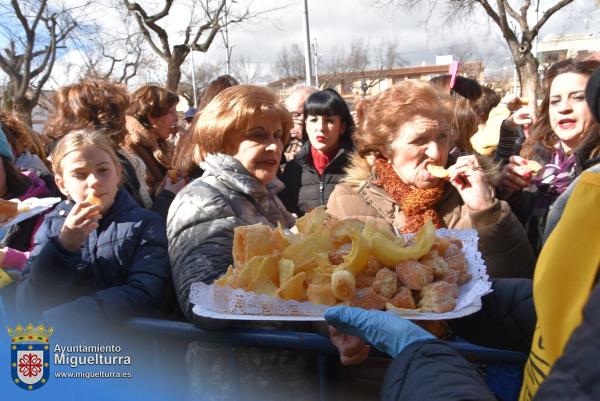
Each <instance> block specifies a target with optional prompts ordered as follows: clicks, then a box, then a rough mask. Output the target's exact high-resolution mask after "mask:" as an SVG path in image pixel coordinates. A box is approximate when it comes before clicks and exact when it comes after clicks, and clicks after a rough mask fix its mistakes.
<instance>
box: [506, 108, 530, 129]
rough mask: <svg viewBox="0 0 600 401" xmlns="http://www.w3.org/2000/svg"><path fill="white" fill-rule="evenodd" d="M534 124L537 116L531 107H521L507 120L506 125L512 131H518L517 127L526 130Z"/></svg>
mask: <svg viewBox="0 0 600 401" xmlns="http://www.w3.org/2000/svg"><path fill="white" fill-rule="evenodd" d="M534 122H535V114H534V113H533V110H532V109H531V108H530V107H529V106H524V107H521V108H520V109H518V110H517V111H515V112H514V113H512V114H511V115H510V116H509V117H508V118H507V119H506V120H505V124H507V125H508V127H509V128H511V129H516V128H517V127H523V128H524V129H526V128H529V126H530V125H531V124H533V123H534Z"/></svg>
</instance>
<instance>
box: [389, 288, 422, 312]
mask: <svg viewBox="0 0 600 401" xmlns="http://www.w3.org/2000/svg"><path fill="white" fill-rule="evenodd" d="M390 303H391V304H392V305H394V306H395V307H396V308H402V309H415V308H416V307H417V305H416V304H415V298H414V297H413V294H412V291H411V290H409V289H408V288H406V287H400V288H398V292H397V293H396V294H395V295H394V296H393V297H392V299H391V300H390Z"/></svg>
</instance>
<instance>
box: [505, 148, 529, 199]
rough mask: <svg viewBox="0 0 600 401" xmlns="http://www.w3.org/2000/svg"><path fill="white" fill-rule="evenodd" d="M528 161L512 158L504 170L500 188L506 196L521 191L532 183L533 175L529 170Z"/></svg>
mask: <svg viewBox="0 0 600 401" xmlns="http://www.w3.org/2000/svg"><path fill="white" fill-rule="evenodd" d="M527 163H528V160H527V159H525V158H523V157H521V156H511V157H510V159H509V161H508V164H507V165H506V166H504V168H503V169H502V179H501V180H500V187H501V188H502V189H503V190H504V194H505V195H510V194H511V193H513V192H515V191H520V190H522V189H524V188H526V187H528V186H529V185H530V183H531V178H532V177H533V173H532V172H531V169H530V168H527V167H526V166H527Z"/></svg>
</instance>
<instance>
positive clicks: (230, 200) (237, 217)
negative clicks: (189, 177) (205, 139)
mask: <svg viewBox="0 0 600 401" xmlns="http://www.w3.org/2000/svg"><path fill="white" fill-rule="evenodd" d="M201 167H202V169H204V175H202V177H200V178H198V179H196V180H194V181H192V182H191V183H190V184H188V185H187V186H186V187H185V188H184V189H183V190H181V191H180V192H179V193H178V194H177V196H176V197H175V200H174V201H173V203H172V204H171V207H170V208H169V215H168V218H167V235H168V238H169V257H170V259H171V268H172V274H173V284H174V286H175V291H176V292H177V298H178V300H179V305H180V306H181V309H182V311H183V313H184V314H185V316H186V317H187V318H188V319H189V320H192V316H193V313H192V305H191V304H190V301H189V292H190V287H191V285H192V284H193V283H195V282H198V281H202V282H204V283H208V284H210V283H212V282H213V281H214V280H215V279H217V278H219V276H221V275H222V274H223V273H225V271H226V270H227V267H228V266H229V265H230V264H232V263H233V256H232V254H231V247H232V245H233V229H234V227H237V226H244V225H250V224H257V223H262V224H267V225H270V226H273V227H274V226H276V225H277V223H278V222H281V224H282V226H284V227H286V228H289V227H291V226H293V225H294V217H293V216H292V215H291V214H290V213H288V212H287V210H286V209H285V207H284V206H283V204H282V203H281V202H280V200H279V198H278V197H277V196H276V195H275V194H276V193H277V192H279V191H281V190H282V189H283V184H282V183H281V182H280V181H279V180H277V179H274V180H273V181H272V182H271V183H269V184H268V185H267V187H265V186H264V185H262V184H261V183H260V182H259V181H258V180H257V179H256V178H254V177H253V176H251V175H250V173H249V172H248V170H246V169H245V168H244V167H243V166H242V164H241V163H240V162H239V161H238V160H236V159H234V158H233V157H231V156H228V155H223V154H216V155H208V156H207V157H206V160H205V161H204V163H202V165H201Z"/></svg>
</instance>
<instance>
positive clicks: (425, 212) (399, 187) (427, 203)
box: [373, 157, 444, 234]
mask: <svg viewBox="0 0 600 401" xmlns="http://www.w3.org/2000/svg"><path fill="white" fill-rule="evenodd" d="M375 173H376V175H377V179H376V180H375V181H374V182H373V183H374V184H375V185H377V186H380V187H381V188H383V190H384V191H385V192H387V193H388V195H390V196H391V197H392V199H393V200H394V201H396V203H398V205H400V209H401V210H402V212H403V213H404V215H405V216H406V223H405V224H404V227H402V229H401V232H402V233H404V234H407V233H415V232H417V231H419V229H420V228H421V227H422V226H423V224H425V222H427V220H431V221H432V222H433V224H434V226H435V227H436V228H442V227H444V223H443V222H442V219H441V218H440V216H438V214H437V212H436V211H435V208H434V207H435V205H436V204H437V203H438V202H439V201H440V199H441V198H442V195H443V193H444V189H443V184H441V185H440V186H438V187H435V188H429V189H419V188H415V187H413V186H410V185H407V184H405V183H403V182H402V180H401V179H400V177H398V174H396V172H395V171H394V168H393V167H392V165H391V164H390V163H388V160H387V159H384V158H381V157H379V158H377V159H376V160H375Z"/></svg>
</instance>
